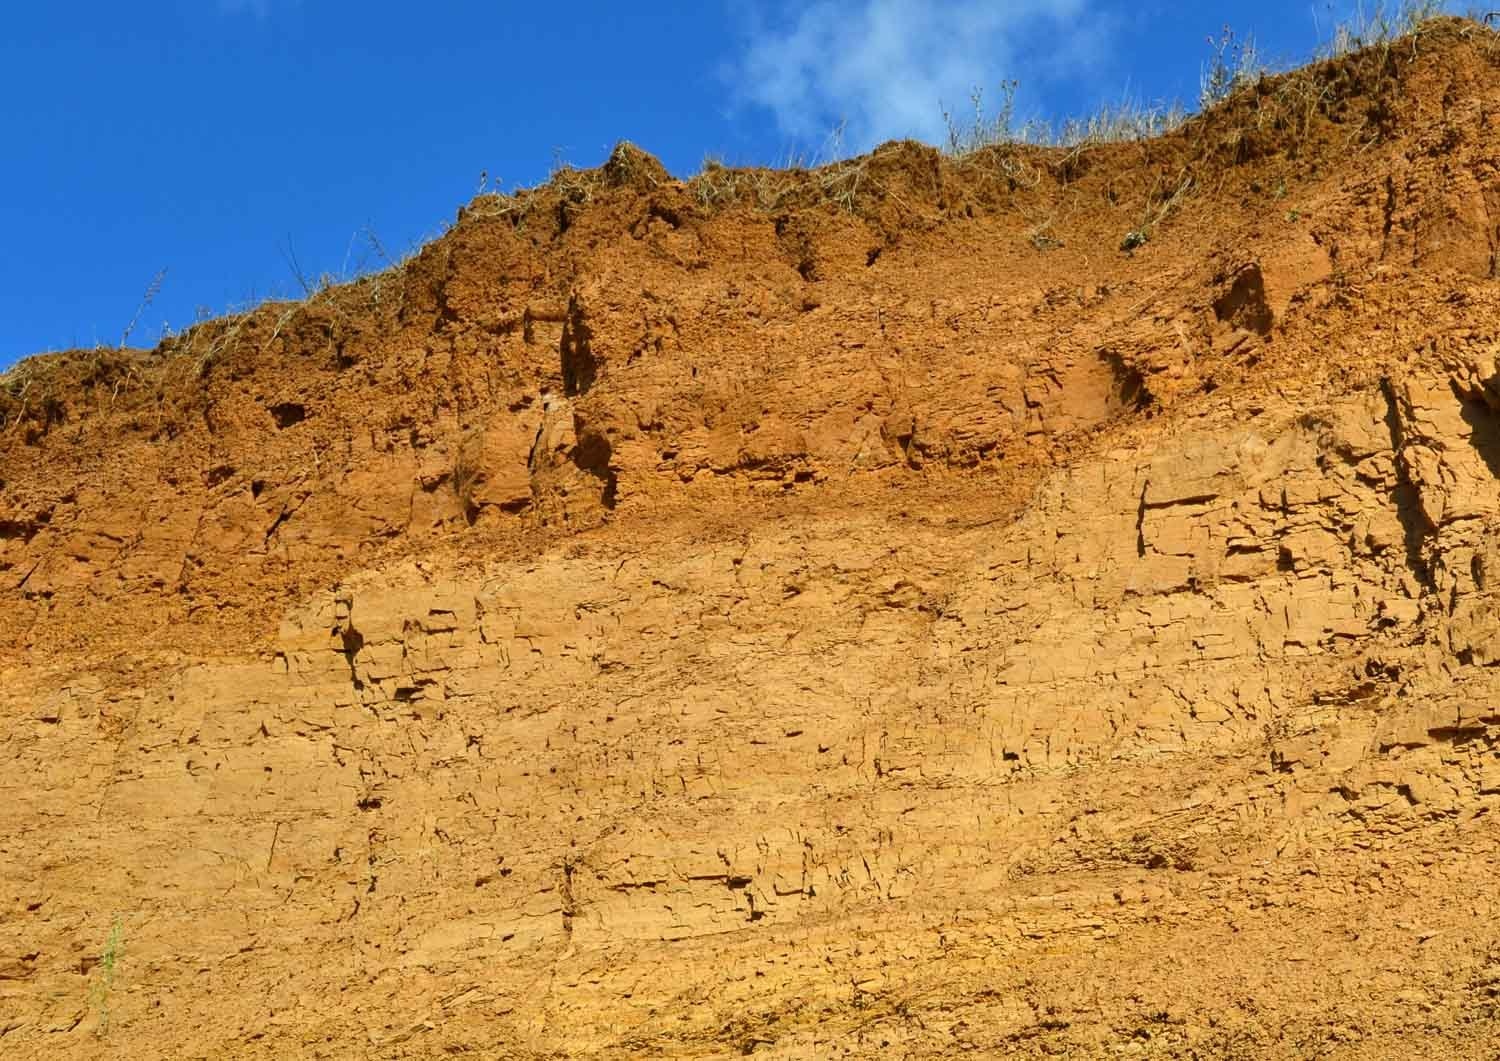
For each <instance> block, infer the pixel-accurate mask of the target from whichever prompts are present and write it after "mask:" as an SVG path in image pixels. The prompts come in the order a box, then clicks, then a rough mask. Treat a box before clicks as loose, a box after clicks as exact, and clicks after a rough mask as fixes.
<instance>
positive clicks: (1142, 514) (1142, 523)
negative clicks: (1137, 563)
mask: <svg viewBox="0 0 1500 1061" xmlns="http://www.w3.org/2000/svg"><path fill="white" fill-rule="evenodd" d="M1149 489H1151V481H1150V480H1149V479H1148V480H1147V481H1146V482H1145V483H1143V484H1141V507H1140V508H1138V509H1136V513H1135V555H1136V556H1139V557H1144V556H1145V555H1146V508H1147V507H1148V506H1147V505H1146V491H1147V490H1149Z"/></svg>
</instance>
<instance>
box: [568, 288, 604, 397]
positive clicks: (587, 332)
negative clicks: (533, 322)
mask: <svg viewBox="0 0 1500 1061" xmlns="http://www.w3.org/2000/svg"><path fill="white" fill-rule="evenodd" d="M592 340H593V331H592V330H591V329H590V328H589V324H588V320H587V319H586V317H585V315H584V312H583V308H582V307H581V306H580V305H579V304H578V299H577V298H576V297H574V298H572V299H570V300H569V302H568V315H567V318H566V319H565V320H564V321H563V332H562V344H561V348H560V352H561V356H562V377H563V393H564V394H567V395H568V396H569V397H575V396H577V395H580V394H587V393H588V389H589V388H590V387H592V386H593V385H594V379H595V377H596V376H598V374H599V363H598V361H597V360H595V358H594V351H593V347H592V345H591V343H592Z"/></svg>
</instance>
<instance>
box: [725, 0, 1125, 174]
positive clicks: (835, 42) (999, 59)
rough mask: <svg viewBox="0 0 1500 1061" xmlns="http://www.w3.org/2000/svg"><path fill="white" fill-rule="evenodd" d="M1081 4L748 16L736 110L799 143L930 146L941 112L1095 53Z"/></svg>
mask: <svg viewBox="0 0 1500 1061" xmlns="http://www.w3.org/2000/svg"><path fill="white" fill-rule="evenodd" d="M1087 7H1088V0H927V2H923V0H843V2H840V0H816V2H814V3H811V4H808V5H806V6H804V7H802V9H801V11H800V13H799V14H797V15H796V17H795V18H793V19H791V20H790V21H785V20H784V21H783V22H782V23H781V24H780V25H771V24H769V23H768V22H767V20H766V19H765V18H764V17H757V18H756V19H755V24H754V26H753V28H752V32H751V34H750V39H749V41H748V43H747V47H746V49H745V51H744V53H743V55H742V56H741V57H740V61H739V62H738V63H737V64H736V65H735V68H734V70H733V73H732V75H731V76H732V78H733V81H734V91H735V92H736V94H737V96H738V97H739V98H740V100H741V102H745V103H749V104H753V105H756V106H760V107H765V108H767V109H769V110H770V111H771V112H772V113H773V114H774V115H775V117H776V121H777V124H778V125H779V126H780V128H781V130H782V132H784V133H786V134H787V135H789V136H792V137H795V138H797V139H798V140H799V141H801V142H803V143H804V144H806V143H810V142H814V141H816V140H818V139H821V138H822V137H823V136H825V135H826V134H827V133H828V131H829V130H830V129H831V128H832V127H833V126H834V125H836V124H837V123H839V122H847V127H846V130H845V146H846V147H848V148H851V149H863V148H865V147H868V146H870V145H872V144H874V143H877V142H879V141H882V140H890V139H898V138H901V137H907V136H912V137H916V138H918V139H922V140H926V141H928V142H930V143H939V142H941V141H942V139H943V137H944V136H945V135H946V129H945V126H944V124H943V117H942V106H943V105H946V106H948V107H949V108H955V109H957V110H958V111H960V112H961V111H963V110H964V108H966V107H967V105H968V99H969V94H970V92H971V91H972V90H973V89H974V88H976V87H980V88H984V87H988V88H989V89H990V90H991V91H993V90H994V88H995V86H996V85H997V83H998V82H999V81H1000V80H1002V79H1005V78H1020V79H1021V80H1022V81H1023V82H1027V81H1030V80H1032V79H1034V78H1037V77H1046V76H1049V75H1055V74H1057V73H1061V72H1067V71H1069V70H1070V68H1071V69H1076V67H1077V65H1078V64H1079V63H1080V62H1085V61H1086V59H1087V56H1088V55H1089V54H1090V53H1091V52H1092V51H1093V50H1094V49H1096V48H1097V46H1098V43H1099V41H1100V39H1101V33H1100V31H1099V30H1100V24H1099V23H1098V22H1097V21H1094V20H1089V19H1086V18H1085V17H1084V16H1085V15H1086V13H1087V12H1086V9H1087Z"/></svg>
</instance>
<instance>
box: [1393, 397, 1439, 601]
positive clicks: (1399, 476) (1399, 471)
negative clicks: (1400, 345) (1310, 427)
mask: <svg viewBox="0 0 1500 1061" xmlns="http://www.w3.org/2000/svg"><path fill="white" fill-rule="evenodd" d="M1380 391H1381V393H1382V394H1383V395H1384V396H1385V426H1386V429H1387V430H1388V431H1389V432H1390V435H1391V452H1392V454H1393V455H1394V457H1395V465H1396V487H1395V489H1393V490H1392V491H1391V503H1392V504H1393V505H1395V507H1396V519H1397V520H1398V521H1399V522H1400V524H1401V530H1402V538H1403V543H1402V544H1403V546H1404V548H1405V551H1406V568H1407V570H1408V571H1410V572H1411V573H1412V576H1413V577H1414V578H1415V579H1416V580H1417V582H1418V583H1419V584H1420V585H1421V586H1422V588H1423V589H1424V590H1426V591H1428V592H1436V590H1437V583H1436V582H1435V581H1434V580H1433V577H1432V569H1431V567H1430V566H1429V565H1428V563H1427V559H1426V557H1425V556H1424V555H1423V551H1424V548H1425V546H1426V544H1427V539H1428V538H1429V537H1430V536H1431V534H1432V531H1433V528H1432V527H1430V526H1429V525H1428V523H1427V516H1426V515H1425V514H1424V513H1423V512H1422V499H1421V496H1420V494H1419V493H1418V492H1417V488H1416V485H1415V484H1414V483H1412V481H1411V477H1410V476H1409V475H1408V474H1407V471H1406V464H1405V462H1404V460H1403V459H1402V456H1401V450H1402V447H1403V445H1404V443H1403V441H1402V434H1401V415H1400V413H1399V412H1398V411H1397V409H1396V390H1395V386H1394V385H1393V384H1392V383H1391V381H1390V380H1389V379H1383V380H1381V381H1380Z"/></svg>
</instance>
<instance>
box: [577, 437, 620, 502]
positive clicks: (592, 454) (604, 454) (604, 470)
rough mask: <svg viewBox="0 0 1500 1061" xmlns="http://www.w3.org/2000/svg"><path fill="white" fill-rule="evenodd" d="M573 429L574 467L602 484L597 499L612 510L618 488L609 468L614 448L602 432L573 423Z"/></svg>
mask: <svg viewBox="0 0 1500 1061" xmlns="http://www.w3.org/2000/svg"><path fill="white" fill-rule="evenodd" d="M574 429H575V430H576V432H577V434H578V445H577V446H575V447H574V449H573V463H574V465H576V466H577V467H578V468H580V469H582V470H583V471H586V472H588V473H589V474H590V475H592V476H594V477H595V478H596V479H598V480H599V481H600V482H601V483H603V484H604V485H603V489H602V491H601V493H600V497H599V499H600V500H601V501H602V502H603V503H604V507H605V508H614V507H615V495H616V493H617V491H618V487H619V476H618V475H617V474H616V472H615V470H614V469H613V468H611V467H610V461H611V460H612V459H613V458H614V447H613V446H611V445H610V444H609V439H607V438H606V437H605V436H604V434H603V432H601V431H598V430H596V429H595V428H591V427H585V426H584V425H583V424H581V423H576V422H575V424H574Z"/></svg>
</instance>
